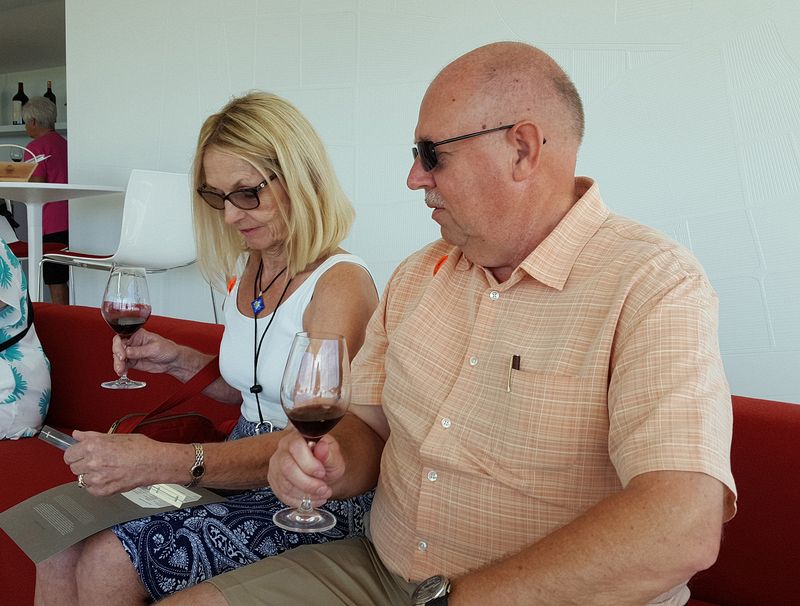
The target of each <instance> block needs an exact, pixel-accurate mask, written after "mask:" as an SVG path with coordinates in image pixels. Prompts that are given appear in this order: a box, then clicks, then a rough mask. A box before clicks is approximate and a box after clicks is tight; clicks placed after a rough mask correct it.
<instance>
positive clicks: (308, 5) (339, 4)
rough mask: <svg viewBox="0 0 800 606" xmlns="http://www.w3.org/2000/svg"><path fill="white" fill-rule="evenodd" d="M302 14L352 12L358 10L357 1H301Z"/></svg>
mask: <svg viewBox="0 0 800 606" xmlns="http://www.w3.org/2000/svg"><path fill="white" fill-rule="evenodd" d="M300 6H301V9H300V10H302V11H303V13H330V12H334V11H354V10H356V9H357V8H358V0H336V1H335V2H331V0H302V2H301V3H300Z"/></svg>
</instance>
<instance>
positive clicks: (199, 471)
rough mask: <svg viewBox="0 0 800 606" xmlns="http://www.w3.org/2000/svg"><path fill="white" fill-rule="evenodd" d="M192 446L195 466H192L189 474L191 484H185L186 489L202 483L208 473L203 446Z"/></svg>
mask: <svg viewBox="0 0 800 606" xmlns="http://www.w3.org/2000/svg"><path fill="white" fill-rule="evenodd" d="M192 446H194V465H192V467H191V469H190V470H189V474H190V477H191V479H190V480H189V483H188V484H184V486H185V487H186V488H191V487H192V486H194V485H195V484H197V483H198V482H200V479H201V478H202V477H203V474H204V473H205V472H206V466H205V453H204V452H203V445H202V444H192Z"/></svg>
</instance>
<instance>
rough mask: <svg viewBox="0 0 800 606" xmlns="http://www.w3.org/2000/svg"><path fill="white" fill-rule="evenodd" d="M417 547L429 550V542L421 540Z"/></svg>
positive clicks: (421, 549)
mask: <svg viewBox="0 0 800 606" xmlns="http://www.w3.org/2000/svg"><path fill="white" fill-rule="evenodd" d="M417 549H419V550H420V551H427V550H428V544H427V543H426V542H425V541H420V542H419V543H417Z"/></svg>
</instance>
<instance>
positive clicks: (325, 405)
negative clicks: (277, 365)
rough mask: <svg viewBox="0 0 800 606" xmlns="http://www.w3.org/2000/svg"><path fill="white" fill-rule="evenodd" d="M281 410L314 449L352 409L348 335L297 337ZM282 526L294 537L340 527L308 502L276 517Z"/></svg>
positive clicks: (288, 362)
mask: <svg viewBox="0 0 800 606" xmlns="http://www.w3.org/2000/svg"><path fill="white" fill-rule="evenodd" d="M280 396H281V405H282V406H283V410H284V411H285V412H286V416H287V417H288V418H289V420H290V421H291V422H292V425H294V426H295V428H296V429H297V431H299V432H300V434H301V435H302V436H303V437H304V438H305V439H306V440H307V441H308V446H309V448H311V449H312V450H313V448H314V440H318V439H320V438H321V437H322V436H324V435H325V434H326V433H328V432H329V431H330V430H331V429H333V428H334V427H335V426H336V424H337V423H338V422H339V421H340V420H341V418H342V417H343V416H344V414H345V412H347V407H348V406H349V405H350V357H349V356H348V355H347V343H346V341H345V339H344V337H343V336H341V335H336V334H329V333H308V332H299V333H297V334H296V335H295V337H294V341H293V342H292V348H291V350H290V351H289V358H288V359H287V360H286V368H285V370H284V372H283V380H282V381H281V394H280ZM272 519H273V521H274V522H275V524H276V525H277V526H279V527H280V528H283V529H284V530H290V531H292V532H324V531H326V530H330V529H331V528H333V527H334V526H335V525H336V518H335V517H334V515H333V514H331V513H330V512H328V511H323V510H320V509H314V508H313V507H311V499H310V498H309V497H308V496H306V497H304V498H303V501H302V503H301V504H300V507H298V508H297V509H283V510H281V511H278V512H277V513H275V515H274V516H273V518H272Z"/></svg>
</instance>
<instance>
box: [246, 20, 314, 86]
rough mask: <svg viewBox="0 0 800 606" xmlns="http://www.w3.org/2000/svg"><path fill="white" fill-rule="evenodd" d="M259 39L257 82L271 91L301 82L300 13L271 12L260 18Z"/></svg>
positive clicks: (256, 84)
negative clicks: (298, 59)
mask: <svg viewBox="0 0 800 606" xmlns="http://www.w3.org/2000/svg"><path fill="white" fill-rule="evenodd" d="M257 29H258V32H259V35H257V36H256V39H255V70H254V71H255V76H254V77H255V82H254V84H255V86H256V87H257V88H261V89H264V90H268V91H270V92H274V91H275V90H276V89H278V88H285V87H297V86H300V84H301V74H300V62H299V61H297V57H299V56H300V47H301V40H302V39H301V36H300V33H301V27H300V16H299V15H296V14H281V13H277V14H274V15H268V16H266V17H262V18H260V19H259V26H258V28H257Z"/></svg>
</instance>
